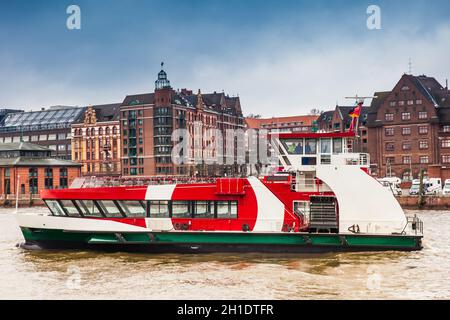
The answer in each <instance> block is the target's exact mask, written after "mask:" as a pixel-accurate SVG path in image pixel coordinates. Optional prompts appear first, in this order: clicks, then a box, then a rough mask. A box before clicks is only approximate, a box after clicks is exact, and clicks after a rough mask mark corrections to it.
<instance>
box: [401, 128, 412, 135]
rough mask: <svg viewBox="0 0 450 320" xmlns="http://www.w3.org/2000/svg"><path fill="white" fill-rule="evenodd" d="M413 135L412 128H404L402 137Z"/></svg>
mask: <svg viewBox="0 0 450 320" xmlns="http://www.w3.org/2000/svg"><path fill="white" fill-rule="evenodd" d="M410 134H411V127H404V128H402V135H404V136H407V135H410Z"/></svg>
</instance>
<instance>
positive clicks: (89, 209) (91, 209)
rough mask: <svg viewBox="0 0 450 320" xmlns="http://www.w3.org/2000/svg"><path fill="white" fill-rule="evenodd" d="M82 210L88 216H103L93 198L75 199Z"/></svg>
mask: <svg viewBox="0 0 450 320" xmlns="http://www.w3.org/2000/svg"><path fill="white" fill-rule="evenodd" d="M75 202H76V204H77V205H78V207H79V208H80V210H81V212H82V213H83V215H84V216H86V217H103V216H102V214H101V213H100V211H99V210H98V208H97V206H96V205H95V203H94V201H92V200H75Z"/></svg>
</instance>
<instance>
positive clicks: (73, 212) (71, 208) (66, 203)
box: [60, 200, 80, 217]
mask: <svg viewBox="0 0 450 320" xmlns="http://www.w3.org/2000/svg"><path fill="white" fill-rule="evenodd" d="M60 203H61V205H62V207H63V209H64V211H65V212H66V213H67V215H68V216H69V217H79V216H80V212H79V211H78V209H77V207H75V205H74V204H73V202H72V200H61V201H60Z"/></svg>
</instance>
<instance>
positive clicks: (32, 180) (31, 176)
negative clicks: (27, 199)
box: [28, 168, 39, 194]
mask: <svg viewBox="0 0 450 320" xmlns="http://www.w3.org/2000/svg"><path fill="white" fill-rule="evenodd" d="M28 182H29V187H30V188H29V189H30V194H38V192H39V190H38V169H37V168H30V169H29V170H28Z"/></svg>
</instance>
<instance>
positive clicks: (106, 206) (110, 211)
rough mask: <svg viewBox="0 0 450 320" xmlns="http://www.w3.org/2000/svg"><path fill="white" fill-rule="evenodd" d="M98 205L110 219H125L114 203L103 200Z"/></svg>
mask: <svg viewBox="0 0 450 320" xmlns="http://www.w3.org/2000/svg"><path fill="white" fill-rule="evenodd" d="M97 203H98V205H99V207H100V208H101V209H102V211H103V213H104V214H105V215H106V216H107V217H108V218H123V215H122V213H121V212H120V210H119V208H118V207H117V206H116V204H115V203H114V201H111V200H102V201H97Z"/></svg>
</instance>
